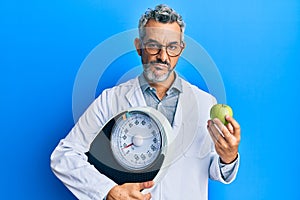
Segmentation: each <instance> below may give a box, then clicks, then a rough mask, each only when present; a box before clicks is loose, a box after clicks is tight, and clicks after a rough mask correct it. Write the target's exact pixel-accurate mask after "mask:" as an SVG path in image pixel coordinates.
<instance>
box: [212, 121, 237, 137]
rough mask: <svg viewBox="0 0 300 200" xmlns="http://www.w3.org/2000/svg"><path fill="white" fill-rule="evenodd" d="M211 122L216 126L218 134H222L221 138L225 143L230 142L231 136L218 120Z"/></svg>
mask: <svg viewBox="0 0 300 200" xmlns="http://www.w3.org/2000/svg"><path fill="white" fill-rule="evenodd" d="M212 122H213V124H214V125H215V126H217V128H218V131H219V132H220V134H222V136H223V138H224V139H225V140H226V141H231V140H232V139H233V138H232V137H233V136H232V134H231V133H230V131H229V130H228V128H227V127H226V126H225V125H224V124H223V123H222V122H221V121H220V120H219V119H218V118H215V119H213V120H212Z"/></svg>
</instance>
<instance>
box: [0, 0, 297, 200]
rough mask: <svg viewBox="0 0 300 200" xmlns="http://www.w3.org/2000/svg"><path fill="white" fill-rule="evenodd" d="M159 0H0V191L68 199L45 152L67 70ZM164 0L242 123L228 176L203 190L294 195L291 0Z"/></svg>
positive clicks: (65, 117) (65, 94)
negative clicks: (233, 170) (236, 158)
mask: <svg viewBox="0 0 300 200" xmlns="http://www.w3.org/2000/svg"><path fill="white" fill-rule="evenodd" d="M158 3H161V1H120V0H110V1H96V0H86V1H83V0H82V1H80V0H51V1H38V0H36V1H33V0H31V1H13V0H10V1H1V3H0V67H1V73H0V87H1V98H0V110H1V112H0V113H1V115H0V117H1V120H0V122H1V137H2V138H1V141H2V142H1V145H0V148H1V149H0V155H1V167H0V169H1V170H0V173H1V174H0V175H1V176H0V177H1V178H0V182H1V185H0V188H1V189H0V190H1V192H0V195H1V196H0V198H1V199H75V198H74V197H73V195H72V194H71V193H70V192H69V191H68V190H67V189H66V188H65V187H64V185H63V184H62V183H61V182H60V181H59V180H58V179H56V177H55V176H54V175H53V174H52V172H51V170H50V167H49V158H50V154H51V152H52V151H53V149H54V148H55V146H56V145H57V144H58V142H59V140H60V139H61V138H63V137H65V135H66V134H67V133H68V132H69V130H70V129H71V128H72V126H73V124H74V122H73V116H72V90H73V84H74V80H75V78H76V74H77V72H78V70H79V68H80V65H81V63H82V62H83V60H84V59H85V57H86V56H87V55H88V54H89V52H90V51H91V50H92V49H93V48H94V47H95V46H97V45H98V44H99V43H100V42H102V41H104V40H105V39H107V38H108V37H110V36H112V35H114V34H117V33H119V32H122V31H126V30H128V29H132V28H136V26H137V20H138V18H139V17H140V16H141V14H142V13H143V12H144V11H145V9H146V8H148V7H153V6H154V5H156V4H158ZM163 3H167V4H169V5H170V6H172V7H174V8H175V10H177V11H178V12H179V13H181V14H182V15H183V17H184V19H185V22H186V23H187V29H186V34H187V35H189V36H190V37H192V38H193V39H195V40H196V41H197V42H198V43H200V44H201V45H202V46H203V47H204V48H205V49H206V51H207V52H208V53H209V55H210V56H211V57H212V59H213V60H214V62H215V63H216V65H217V66H218V68H219V70H220V73H221V75H222V78H223V81H224V84H225V88H226V94H227V103H228V104H230V105H231V106H232V107H233V109H234V114H235V117H236V119H237V120H238V121H239V122H240V124H241V126H242V141H241V145H240V154H241V166H240V171H239V174H238V176H237V179H236V181H235V182H234V183H232V184H231V185H223V184H220V183H216V182H213V181H211V182H210V190H209V196H210V199H230V200H234V199H249V200H250V199H251V200H253V199H300V192H299V183H298V178H300V174H299V164H300V160H299V158H298V155H299V153H298V152H299V150H298V147H299V146H298V145H299V139H300V137H299V129H298V126H299V120H298V118H299V117H298V116H299V112H300V109H299V102H300V95H299V91H300V84H299V78H298V75H299V72H300V71H299V67H300V1H297V0H245V1H238V0H228V1H220V0H219V1H218V0H202V1H179V0H178V1H175V0H173V1H164V2H163ZM122 59H123V58H122ZM130 59H131V60H133V62H135V63H138V61H139V58H138V57H137V56H136V57H133V58H130ZM116 63H118V62H116ZM119 67H122V66H119ZM186 70H187V73H188V69H186ZM107 73H109V72H107ZM110 73H111V74H110V75H111V76H113V75H114V74H113V72H110ZM105 84H108V85H109V84H111V83H109V80H108V82H105ZM200 85H201V84H200ZM203 87H205V85H204V86H203ZM204 89H205V88H204ZM100 91H101V88H99V87H98V90H97V92H98V93H99V92H100Z"/></svg>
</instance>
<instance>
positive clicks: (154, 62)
mask: <svg viewBox="0 0 300 200" xmlns="http://www.w3.org/2000/svg"><path fill="white" fill-rule="evenodd" d="M149 64H163V65H167V66H168V67H171V65H170V63H168V62H167V61H162V60H156V61H150V62H149Z"/></svg>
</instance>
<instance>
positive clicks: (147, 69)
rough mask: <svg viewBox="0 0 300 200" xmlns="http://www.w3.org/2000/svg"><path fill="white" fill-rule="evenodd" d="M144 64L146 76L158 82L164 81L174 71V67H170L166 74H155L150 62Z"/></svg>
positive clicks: (151, 80)
mask: <svg viewBox="0 0 300 200" xmlns="http://www.w3.org/2000/svg"><path fill="white" fill-rule="evenodd" d="M143 66H144V76H145V78H146V79H147V80H148V81H150V82H152V83H158V82H163V81H165V80H167V79H168V78H169V76H170V74H171V73H172V71H173V69H168V72H167V73H166V74H163V75H161V76H158V75H155V73H154V72H153V71H151V69H150V64H144V65H143Z"/></svg>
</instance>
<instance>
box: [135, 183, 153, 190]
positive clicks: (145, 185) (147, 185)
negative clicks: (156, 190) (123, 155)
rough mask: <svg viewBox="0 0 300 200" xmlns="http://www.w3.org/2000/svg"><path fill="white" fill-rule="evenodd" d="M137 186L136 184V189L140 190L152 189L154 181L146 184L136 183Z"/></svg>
mask: <svg viewBox="0 0 300 200" xmlns="http://www.w3.org/2000/svg"><path fill="white" fill-rule="evenodd" d="M137 184H138V189H139V190H142V189H146V188H151V187H153V185H154V181H146V182H142V183H137Z"/></svg>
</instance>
